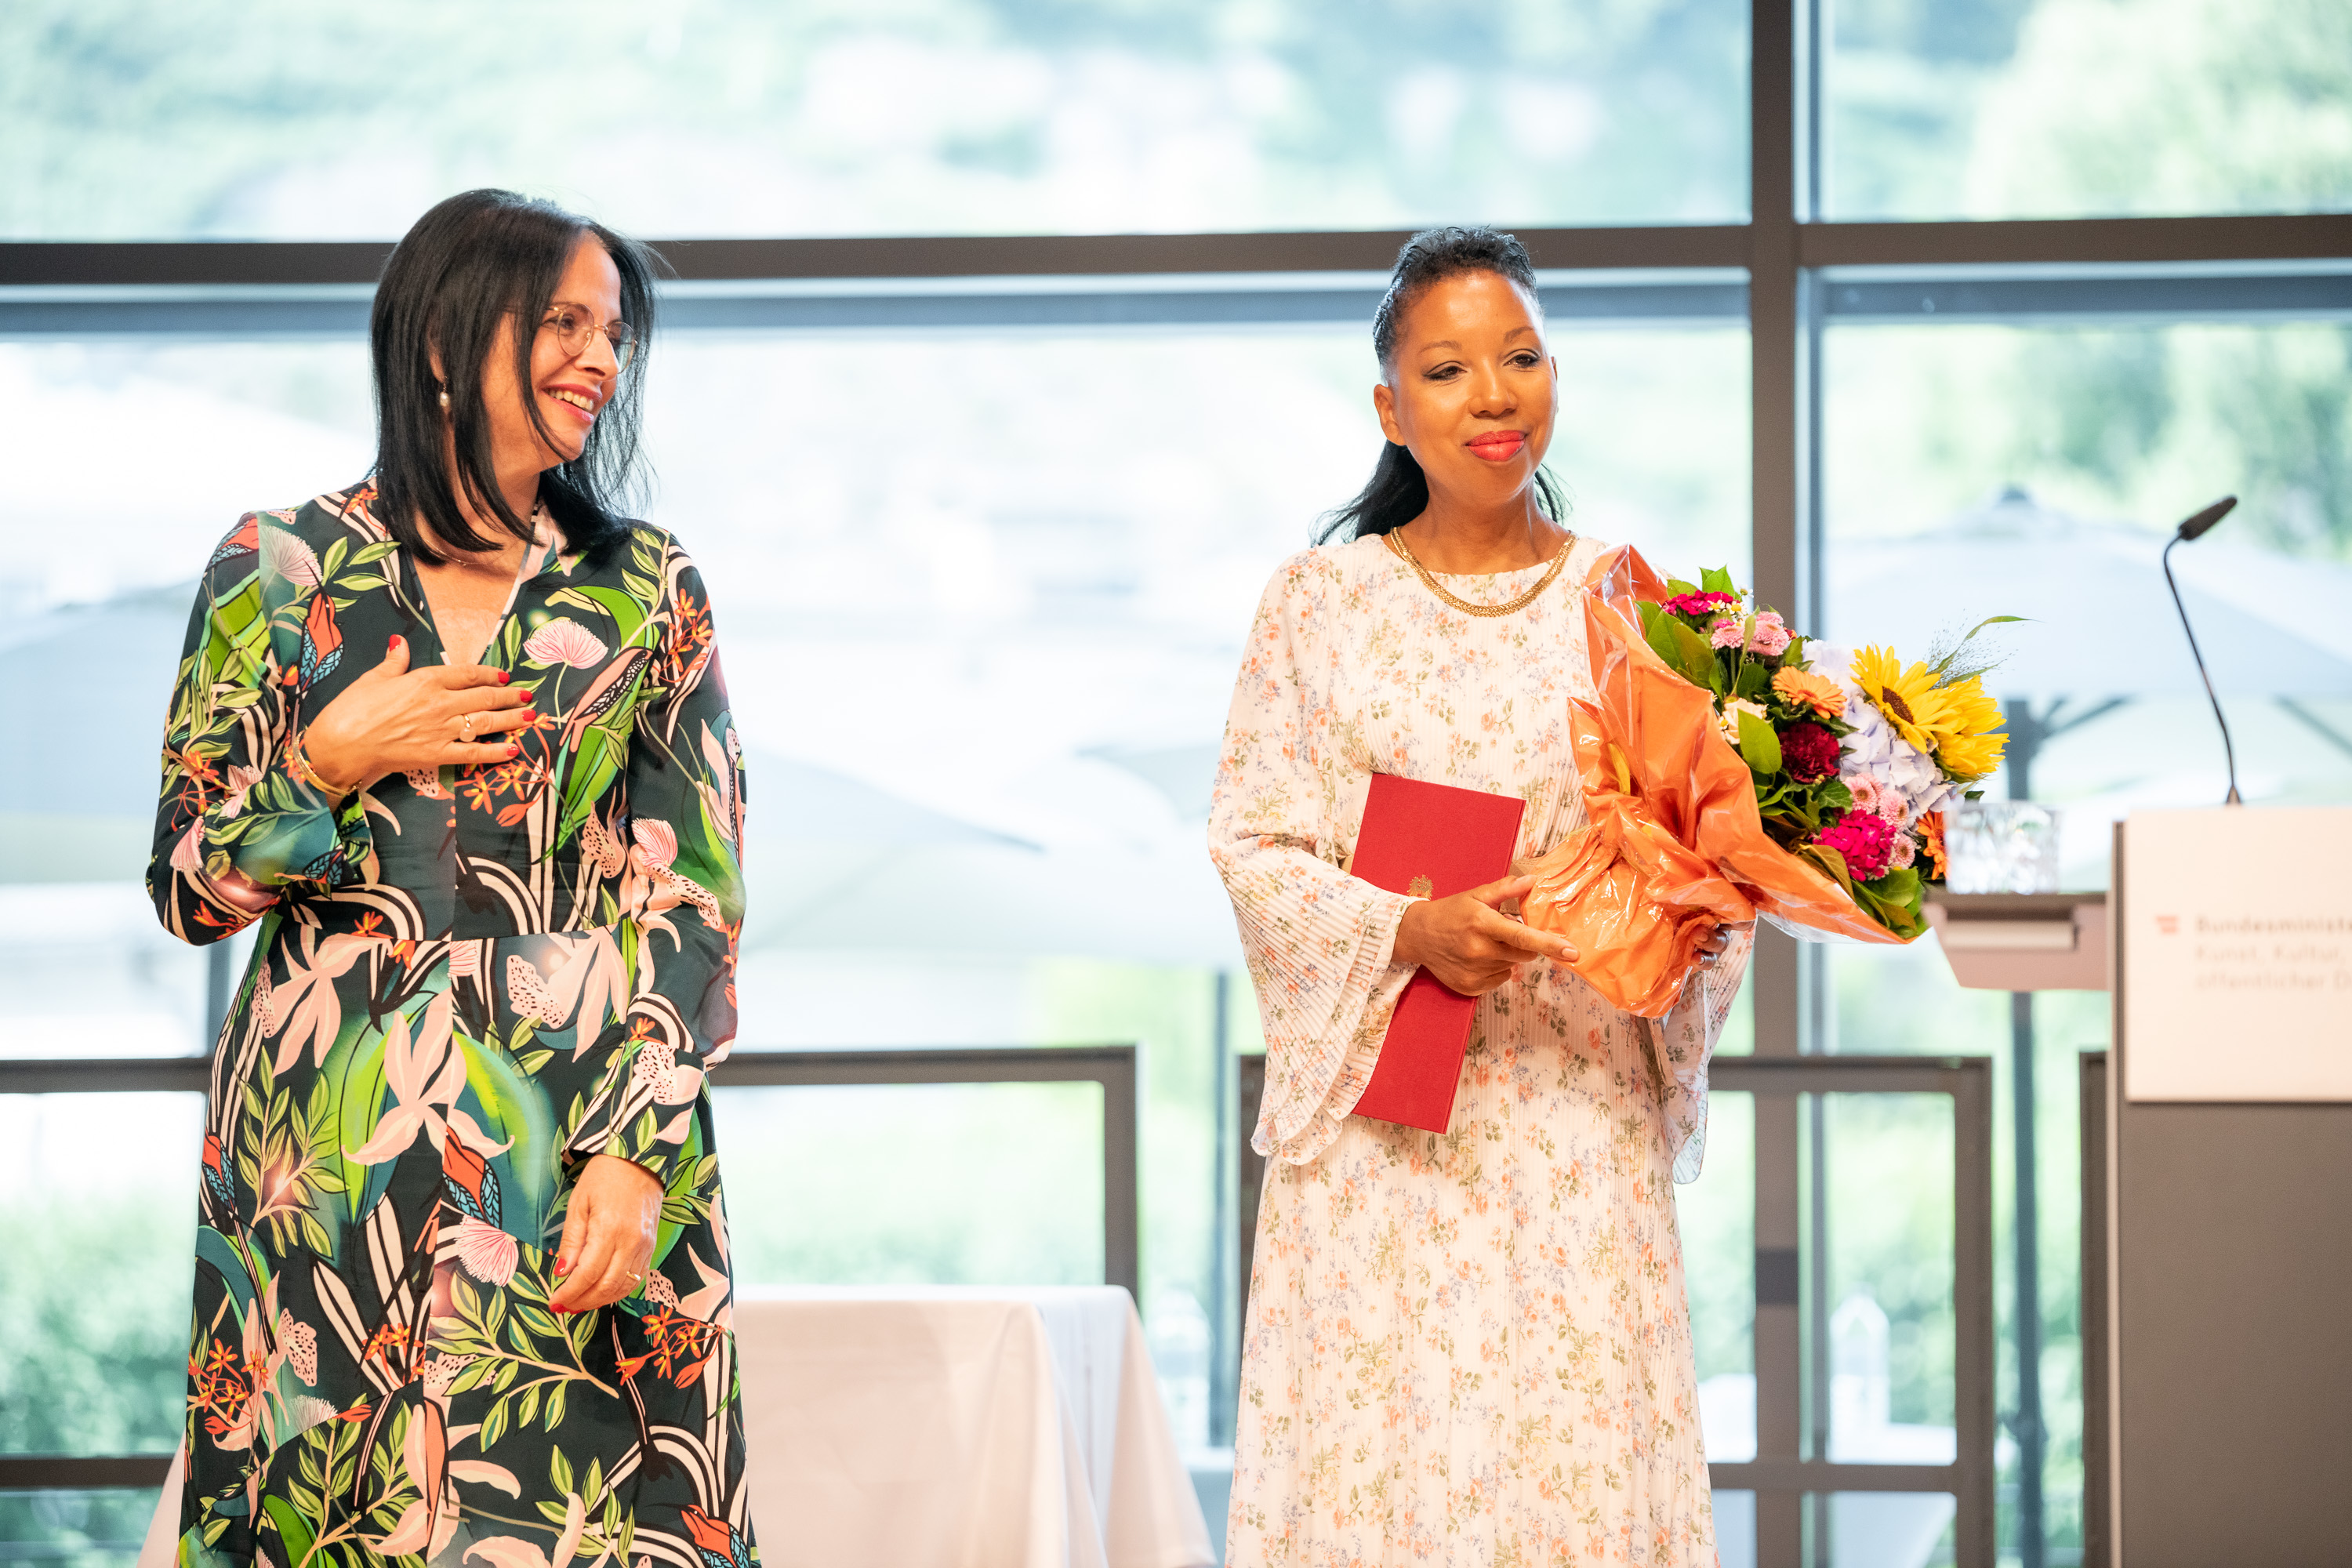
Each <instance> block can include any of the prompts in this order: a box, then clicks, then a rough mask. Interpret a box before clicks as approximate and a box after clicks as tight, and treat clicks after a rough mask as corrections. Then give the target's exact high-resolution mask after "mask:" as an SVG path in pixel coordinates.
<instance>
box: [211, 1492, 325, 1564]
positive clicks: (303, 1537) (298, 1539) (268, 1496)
mask: <svg viewBox="0 0 2352 1568" xmlns="http://www.w3.org/2000/svg"><path fill="white" fill-rule="evenodd" d="M261 1510H262V1511H263V1512H264V1513H266V1514H268V1516H269V1522H270V1523H271V1524H272V1525H274V1526H276V1527H277V1530H278V1538H279V1539H280V1540H282V1541H284V1542H286V1552H285V1561H287V1562H289V1563H299V1562H301V1561H302V1560H303V1559H304V1558H306V1557H308V1556H310V1543H311V1542H312V1541H313V1540H314V1539H316V1538H315V1537H314V1536H312V1535H311V1533H310V1523H309V1522H308V1521H305V1520H304V1519H303V1517H302V1516H301V1515H300V1514H299V1513H297V1512H295V1511H294V1505H293V1503H291V1502H290V1501H289V1500H287V1499H285V1498H282V1497H278V1496H276V1495H275V1494H272V1493H268V1492H265V1493H264V1494H262V1499H261ZM224 1522H226V1521H224Z"/></svg>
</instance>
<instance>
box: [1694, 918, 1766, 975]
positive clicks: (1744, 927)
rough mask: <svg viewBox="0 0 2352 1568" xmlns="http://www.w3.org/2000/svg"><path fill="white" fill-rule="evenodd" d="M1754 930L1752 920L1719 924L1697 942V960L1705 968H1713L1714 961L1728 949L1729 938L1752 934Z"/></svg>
mask: <svg viewBox="0 0 2352 1568" xmlns="http://www.w3.org/2000/svg"><path fill="white" fill-rule="evenodd" d="M1755 930H1756V922H1755V921H1736V922H1734V923H1732V924H1730V925H1719V926H1717V927H1716V928H1715V929H1714V930H1713V931H1709V932H1707V934H1706V940H1704V941H1703V942H1700V943H1699V944H1698V961H1699V963H1700V964H1701V965H1703V966H1704V967H1706V968H1708V969H1713V968H1714V967H1715V964H1716V961H1717V959H1719V958H1721V957H1722V956H1723V955H1724V954H1725V953H1726V952H1729V951H1730V949H1731V939H1732V938H1733V937H1735V936H1746V935H1752V934H1754V932H1755Z"/></svg>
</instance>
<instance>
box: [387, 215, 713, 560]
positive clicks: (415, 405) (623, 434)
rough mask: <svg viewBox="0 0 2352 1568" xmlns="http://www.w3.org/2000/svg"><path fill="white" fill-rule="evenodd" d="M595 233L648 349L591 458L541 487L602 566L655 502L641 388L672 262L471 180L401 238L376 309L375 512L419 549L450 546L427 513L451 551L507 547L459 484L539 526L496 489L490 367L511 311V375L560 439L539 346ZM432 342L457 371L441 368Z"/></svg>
mask: <svg viewBox="0 0 2352 1568" xmlns="http://www.w3.org/2000/svg"><path fill="white" fill-rule="evenodd" d="M589 236H593V237H595V239H596V241H597V242H598V243H599V244H601V245H603V246H604V251H605V254H607V255H609V256H610V257H611V258H613V266H614V268H615V269H616V270H617V271H618V272H619V273H620V275H621V314H622V318H623V319H624V320H625V321H627V322H628V323H629V324H630V325H631V326H632V327H634V328H635V329H636V345H637V346H636V353H635V355H634V356H633V357H632V358H631V360H630V361H629V364H628V367H627V368H626V369H625V370H624V371H623V372H622V373H621V375H620V378H619V382H618V384H616V385H615V386H614V389H613V395H612V397H611V398H610V399H609V400H608V401H607V402H606V403H605V405H604V408H603V409H602V410H601V411H600V412H599V413H598V414H597V416H596V423H595V424H594V426H593V427H591V429H590V430H589V432H588V440H587V444H586V445H585V446H584V447H582V449H581V452H580V455H579V456H578V457H577V458H572V460H571V461H570V462H567V463H563V464H561V465H559V466H557V467H556V468H551V469H550V470H549V471H548V472H547V473H546V474H545V475H543V476H542V477H541V479H540V486H539V493H540V497H541V500H542V501H544V503H545V504H546V507H547V510H548V513H549V515H550V516H551V517H553V518H554V520H555V521H556V523H557V525H558V526H559V527H561V528H562V530H563V534H564V538H565V540H566V542H568V543H569V544H570V546H571V547H572V548H574V549H577V550H580V551H582V552H584V553H585V554H587V555H588V556H589V558H590V560H591V562H592V563H593V562H598V561H601V560H602V559H603V558H604V556H605V555H607V554H608V553H609V552H611V551H612V549H613V548H614V545H616V544H617V543H618V542H620V541H621V540H622V539H623V538H624V537H625V535H626V533H627V531H628V521H627V514H628V513H629V512H630V511H631V510H633V509H634V508H635V507H636V506H638V505H641V504H642V502H643V500H644V496H643V490H642V486H641V483H640V474H639V471H638V461H637V456H638V447H639V416H640V412H641V398H640V396H639V388H640V387H641V386H642V385H643V384H644V366H645V363H646V349H647V347H648V346H649V345H648V340H649V339H650V338H651V337H652V335H653V325H654V278H655V276H656V273H657V272H659V271H666V270H667V267H666V264H665V263H664V262H663V261H662V259H661V258H660V257H659V256H658V255H657V254H656V253H655V252H654V251H653V250H651V249H650V248H648V247H646V246H643V245H640V244H638V243H637V242H636V241H635V240H633V239H629V238H627V237H624V236H622V235H618V234H615V233H614V232H613V231H612V230H611V229H609V228H606V227H605V226H604V225H602V224H599V223H592V222H590V221H589V220H588V219H586V218H583V217H580V216H575V215H573V214H572V213H568V212H566V211H564V210H563V209H562V207H560V206H557V205H555V204H554V203H552V202H547V201H538V200H534V199H532V198H530V197H527V196H520V195H516V194H515V193H513V192H512V191H497V190H480V191H467V192H465V193H464V194H463V195H455V196H451V197H450V198H449V199H448V200H446V201H445V202H442V203H440V204H439V205H436V206H435V207H434V208H433V210H432V211H430V212H428V213H426V214H425V216H423V217H421V218H418V219H417V220H416V224H415V227H413V228H411V229H410V230H409V231H408V233H407V235H406V236H405V237H403V238H402V240H401V242H400V243H399V244H398V245H397V246H394V247H393V252H392V256H391V258H389V259H388V260H386V261H385V262H384V264H383V277H382V278H380V279H377V281H376V289H375V308H374V310H373V311H372V312H371V313H370V316H369V321H368V341H369V346H370V348H371V350H372V351H373V356H374V360H375V411H376V456H375V473H374V483H375V489H376V495H377V503H376V517H377V520H378V521H381V522H382V523H383V526H384V527H385V528H386V529H388V530H389V531H391V533H392V535H393V537H394V538H395V539H397V540H399V541H400V542H401V543H403V544H404V545H406V546H407V547H408V548H409V549H410V550H412V551H415V552H416V554H417V555H418V556H419V557H420V558H422V559H423V560H425V561H428V562H436V561H438V560H439V559H440V555H439V554H438V552H436V551H435V550H434V548H433V546H432V544H431V542H429V540H428V538H427V536H426V534H425V531H424V530H423V529H422V528H420V527H419V526H418V520H419V519H420V518H422V519H423V520H424V521H426V522H429V523H431V524H432V530H433V534H434V535H436V536H437V537H438V538H439V539H440V540H441V541H443V542H445V543H446V544H448V545H449V546H450V547H451V548H453V549H457V550H469V551H470V550H490V549H495V548H496V547H497V542H496V541H495V540H493V539H485V538H483V537H482V536H481V534H480V533H479V532H478V531H476V530H475V529H473V528H471V527H469V526H468V525H467V521H466V515H465V510H464V508H461V507H460V505H459V504H458V494H459V491H460V489H462V490H463V493H464V496H465V499H466V500H467V503H469V504H470V506H471V507H472V510H473V511H474V513H475V515H476V516H478V517H488V518H494V519H496V520H497V521H498V522H499V525H500V526H501V527H502V528H504V529H505V530H506V531H508V532H509V533H512V534H513V535H515V536H516V537H517V538H520V539H526V540H527V539H529V538H530V519H529V518H528V517H519V516H517V515H516V514H515V511H514V509H513V508H511V507H509V505H508V504H507V500H506V497H505V495H504V494H502V493H501V492H500V490H499V484H498V468H497V465H496V463H495V461H494V460H493V458H492V457H491V452H490V420H489V411H488V408H487V407H485V406H484V405H483V401H482V367H483V366H484V365H485V364H487V363H488V360H489V356H490V354H491V353H492V352H493V351H494V350H495V349H496V347H497V346H498V338H499V323H500V321H501V320H502V319H503V318H505V317H508V316H509V315H510V316H512V317H513V318H514V321H515V331H514V334H513V340H512V341H513V352H514V376H515V384H516V385H517V386H518V387H520V388H521V389H522V397H523V406H524V407H525V408H526V409H527V410H528V411H529V412H530V420H531V424H532V425H533V426H536V427H537V429H538V430H539V432H540V434H541V436H542V437H546V438H547V439H548V441H549V443H550V444H551V445H552V444H553V442H554V437H553V435H552V433H551V432H550V431H549V430H548V428H547V424H546V421H545V420H543V419H542V418H541V416H540V412H539V404H538V400H537V399H536V398H533V397H532V396H531V395H530V387H531V384H532V377H531V373H530V360H531V348H532V345H533V343H534V342H536V340H537V336H538V333H537V331H536V329H537V328H538V325H539V323H540V321H541V319H542V318H544V317H545V316H546V314H547V310H548V306H549V304H550V303H551V300H553V298H554V294H555V288H556V285H557V283H558V282H560V281H561V280H562V277H563V269H564V268H565V267H566V266H568V265H569V264H570V262H571V259H572V247H574V246H575V245H577V244H578V243H579V242H580V241H581V239H582V238H583V237H589ZM436 350H437V351H438V352H439V354H440V357H441V363H442V364H443V366H444V367H446V370H447V373H448V374H447V377H446V381H445V380H444V378H443V377H441V376H437V375H436V374H434V371H433V357H434V353H435V352H436ZM445 390H446V392H447V394H448V399H449V402H448V411H447V413H446V415H445V414H444V413H443V411H442V404H441V396H442V394H443V392H444V391H445ZM445 420H446V424H447V427H448V429H449V432H450V434H451V436H452V437H454V442H453V445H454V447H455V458H456V463H455V468H456V472H455V474H454V476H453V474H452V472H451V464H450V460H449V455H448V453H447V449H446V448H445V447H444V446H443V442H442V430H443V426H444V421H445ZM453 478H454V479H455V483H454V484H453V483H452V479H453Z"/></svg>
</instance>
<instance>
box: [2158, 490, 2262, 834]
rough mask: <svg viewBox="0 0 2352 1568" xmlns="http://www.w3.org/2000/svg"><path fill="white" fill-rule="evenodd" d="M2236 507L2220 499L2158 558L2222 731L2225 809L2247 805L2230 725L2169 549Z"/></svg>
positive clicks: (2233, 502) (2197, 534)
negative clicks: (2226, 768)
mask: <svg viewBox="0 0 2352 1568" xmlns="http://www.w3.org/2000/svg"><path fill="white" fill-rule="evenodd" d="M2237 504H2238V498H2237V497H2236V496H2223V497H2222V498H2221V500H2217V501H2215V502H2214V503H2213V504H2212V505H2211V506H2209V507H2207V508H2206V509H2205V510H2202V511H2200V512H2199V513H2197V514H2196V515H2195V516H2194V517H2191V518H2189V519H2187V520H2186V521H2183V522H2182V523H2181V525H2180V526H2179V528H2177V529H2175V530H2174V531H2173V534H2172V537H2171V538H2170V539H2168V540H2167V541H2166V542H2165V545H2164V554H2163V555H2162V557H2160V560H2161V562H2162V564H2163V566H2164V585H2165V586H2166V587H2168V588H2169V589H2171V590H2172V607H2173V609H2174V610H2176V611H2178V612H2179V616H2180V629H2181V631H2182V632H2183V633H2184V634H2186V635H2187V637H2188V638H2189V658H2193V659H2195V660H2196V661H2197V674H2198V677H2199V679H2201V680H2203V681H2204V682H2205V699H2206V700H2207V701H2209V702H2210V703H2212V704H2213V722H2214V723H2216V724H2218V725H2220V726H2221V756H2222V760H2223V761H2224V762H2226V763H2228V764H2229V769H2230V794H2229V795H2228V797H2227V798H2226V799H2224V800H2223V801H2222V803H2221V804H2222V805H2245V804H2246V802H2245V797H2244V796H2242V795H2240V794H2239V793H2238V752H2237V748H2236V747H2234V746H2232V745H2231V743H2230V721H2229V720H2227V719H2225V718H2223V717H2222V715H2221V694H2220V693H2219V692H2217V691H2215V690H2214V689H2213V675H2212V672H2211V671H2210V670H2208V669H2207V668H2205V655H2204V653H2203V652H2202V651H2201V650H2200V649H2199V647H2197V633H2196V631H2195V629H2194V628H2192V627H2191V626H2189V606H2188V605H2185V604H2183V603H2182V602H2181V598H2180V584H2179V583H2177V582H2175V581H2173V577H2172V547H2173V546H2174V545H2176V544H2184V543H2186V542H2189V540H2192V539H2196V538H2198V537H2200V535H2202V534H2203V533H2204V532H2205V531H2207V530H2208V529H2210V528H2211V527H2212V526H2213V525H2214V524H2215V523H2217V522H2219V521H2221V520H2222V519H2223V518H2224V517H2226V516H2228V515H2229V513H2230V509H2231V508H2232V507H2234V506H2236V505H2237Z"/></svg>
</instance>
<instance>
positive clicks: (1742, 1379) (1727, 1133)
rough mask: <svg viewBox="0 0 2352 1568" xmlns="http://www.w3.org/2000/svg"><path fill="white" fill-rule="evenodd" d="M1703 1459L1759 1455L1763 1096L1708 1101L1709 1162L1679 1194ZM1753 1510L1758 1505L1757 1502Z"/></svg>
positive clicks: (1720, 1097)
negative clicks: (1759, 1102) (1759, 1114)
mask: <svg viewBox="0 0 2352 1568" xmlns="http://www.w3.org/2000/svg"><path fill="white" fill-rule="evenodd" d="M1675 1225H1676V1226H1677V1227H1678V1229H1679V1231H1680V1233H1681V1237H1682V1245H1683V1275H1684V1279H1685V1281H1686V1283H1687V1285H1688V1287H1689V1291H1690V1315H1691V1339H1692V1342H1693V1347H1694V1350H1695V1352H1696V1362H1697V1365H1698V1405H1699V1425H1700V1430H1701V1435H1702V1436H1704V1437H1705V1438H1706V1457H1707V1458H1709V1459H1710V1460H1712V1461H1714V1462H1716V1463H1717V1464H1723V1463H1729V1462H1734V1461H1738V1460H1746V1459H1752V1458H1755V1457H1756V1097H1755V1096H1753V1095H1750V1094H1736V1093H1735V1094H1727V1093H1724V1092H1723V1091H1721V1090H1719V1089H1718V1090H1717V1091H1715V1092H1714V1093H1712V1094H1710V1095H1708V1096H1707V1107H1706V1164H1705V1166H1704V1167H1702V1169H1701V1171H1700V1173H1699V1179H1698V1180H1697V1181H1696V1182H1692V1183H1688V1184H1685V1185H1682V1186H1678V1187H1676V1188H1675ZM1751 1511H1752V1505H1751Z"/></svg>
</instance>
